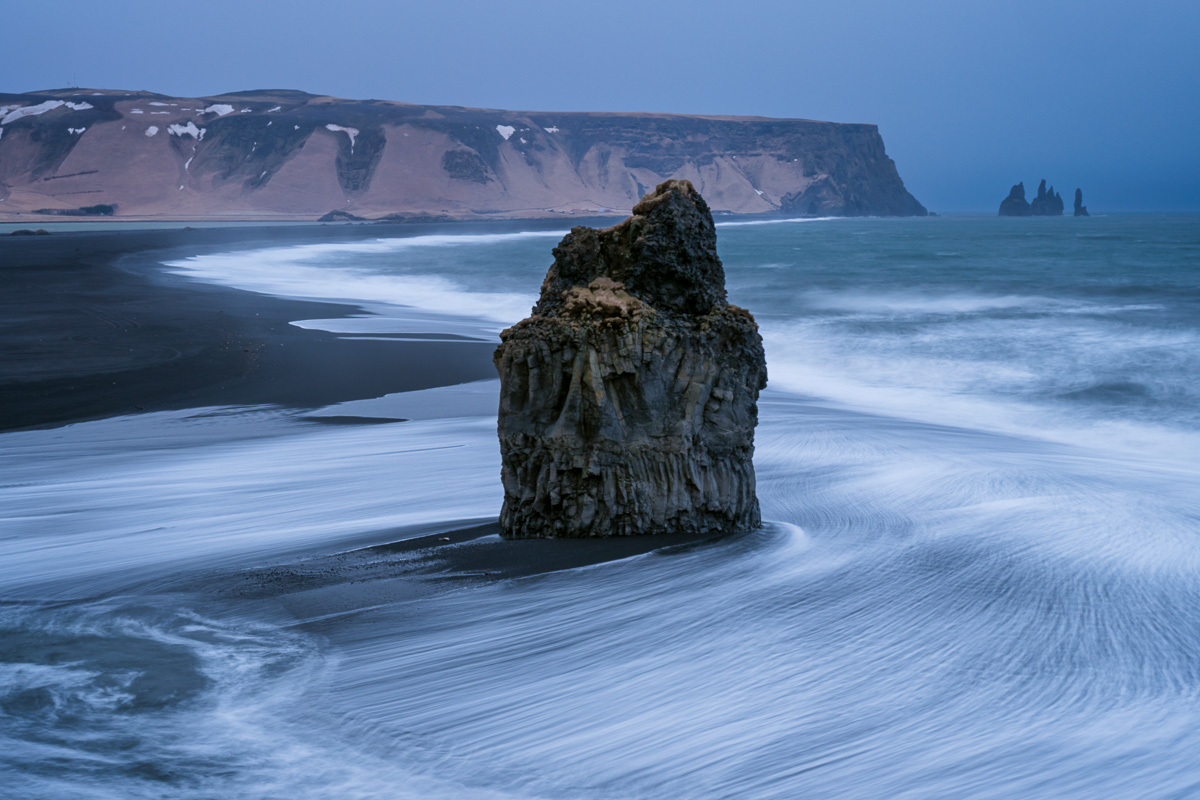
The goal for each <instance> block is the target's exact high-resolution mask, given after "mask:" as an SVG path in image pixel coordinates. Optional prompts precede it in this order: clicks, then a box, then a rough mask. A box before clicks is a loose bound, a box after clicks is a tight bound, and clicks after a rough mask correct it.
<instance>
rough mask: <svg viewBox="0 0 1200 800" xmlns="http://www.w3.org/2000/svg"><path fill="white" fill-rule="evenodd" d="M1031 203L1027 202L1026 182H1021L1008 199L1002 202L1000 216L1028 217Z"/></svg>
mask: <svg viewBox="0 0 1200 800" xmlns="http://www.w3.org/2000/svg"><path fill="white" fill-rule="evenodd" d="M1029 213H1030V212H1029V203H1028V202H1027V201H1026V200H1025V182H1024V181H1021V182H1020V183H1018V184H1017V185H1016V186H1014V187H1012V189H1010V190H1009V192H1008V197H1006V198H1004V200H1002V201H1001V202H1000V216H1002V217H1028V216H1029Z"/></svg>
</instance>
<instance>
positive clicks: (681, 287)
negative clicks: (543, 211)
mask: <svg viewBox="0 0 1200 800" xmlns="http://www.w3.org/2000/svg"><path fill="white" fill-rule="evenodd" d="M602 278H603V279H608V281H610V282H611V283H601V284H599V285H597V286H596V287H593V284H595V283H596V281H597V280H598V279H602ZM612 284H619V285H620V287H619V289H617V290H616V291H619V292H621V293H627V294H628V295H629V296H631V297H632V298H633V299H636V300H637V301H639V303H640V304H644V305H646V306H649V307H651V308H653V309H654V310H655V311H658V312H662V313H667V314H673V313H676V314H691V315H699V314H707V313H709V312H711V311H712V310H713V309H714V307H716V308H724V306H725V304H726V299H725V297H726V296H725V270H724V268H723V267H722V266H721V259H720V258H718V257H717V231H716V228H715V226H714V225H713V219H712V213H711V212H710V211H709V208H708V204H707V203H705V202H704V198H703V197H701V196H700V193H699V192H697V191H696V189H695V188H694V187H693V186H692V184H691V182H690V181H686V180H669V181H665V182H663V183H660V184H659V185H658V187H657V188H655V190H654V191H653V192H651V193H649V194H647V195H646V196H645V197H643V198H642V199H641V202H639V203H638V204H637V205H636V206H634V207H633V216H631V217H629V218H628V219H626V220H625V221H624V222H621V223H620V224H618V225H614V226H613V227H611V228H604V229H602V230H596V229H595V228H585V227H582V226H579V227H575V228H572V229H571V232H570V233H568V234H567V235H566V236H565V237H564V238H563V240H562V242H560V243H559V245H558V247H555V248H554V265H553V266H551V267H550V271H549V272H548V273H547V274H546V280H545V281H544V282H543V283H542V294H541V297H540V299H539V300H538V303H537V305H536V306H535V307H534V309H533V313H534V314H535V315H540V316H557V315H560V314H569V313H572V312H574V311H575V310H577V309H578V308H579V304H580V302H584V303H585V305H586V303H587V301H586V298H582V294H581V292H579V291H576V292H575V293H574V294H572V290H573V289H577V288H578V287H589V289H588V291H590V292H592V293H593V294H595V293H596V292H600V293H601V294H603V295H604V296H605V302H608V297H607V295H609V294H612V293H613V292H614V289H613V285H612ZM577 295H578V296H577ZM614 297H615V295H614Z"/></svg>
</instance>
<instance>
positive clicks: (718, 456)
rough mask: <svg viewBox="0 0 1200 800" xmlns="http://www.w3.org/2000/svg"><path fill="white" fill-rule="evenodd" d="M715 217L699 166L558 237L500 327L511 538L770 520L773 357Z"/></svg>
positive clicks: (711, 529)
mask: <svg viewBox="0 0 1200 800" xmlns="http://www.w3.org/2000/svg"><path fill="white" fill-rule="evenodd" d="M716 243H717V237H716V229H715V227H714V226H713V221H712V214H711V213H710V212H709V209H708V205H707V204H706V203H705V202H704V199H703V198H702V197H701V196H700V194H699V193H698V192H697V191H696V190H695V189H694V188H693V186H692V184H691V183H690V182H688V181H678V180H671V181H666V182H665V183H662V184H660V185H659V186H658V187H657V188H656V189H655V191H654V192H652V193H650V194H648V195H646V196H645V197H643V198H642V200H641V202H639V203H638V204H637V205H636V206H634V209H633V216H632V217H630V218H628V219H626V220H625V221H624V222H622V223H620V224H619V225H615V226H613V227H611V228H607V229H604V230H595V229H592V228H585V227H576V228H574V229H572V230H571V232H570V233H569V234H567V236H566V237H564V238H563V240H562V242H561V243H560V244H559V245H558V247H556V248H554V259H555V260H554V264H553V265H552V266H551V267H550V270H549V272H548V273H547V274H546V279H545V281H544V282H543V284H542V292H541V297H540V299H539V300H538V303H537V305H536V306H535V307H534V309H533V315H532V316H530V317H529V318H528V319H525V320H523V321H521V322H519V323H517V324H516V325H514V326H513V327H512V328H509V329H508V330H506V331H504V332H503V333H502V334H501V345H500V347H499V348H497V350H496V354H495V358H494V361H495V364H496V368H497V370H498V371H499V373H500V382H501V391H500V409H499V435H500V450H501V456H502V461H503V468H502V478H503V482H504V507H503V509H502V511H501V514H500V526H501V530H502V533H503V535H504V536H506V537H509V538H537V537H591V536H625V535H636V534H651V533H675V532H686V533H712V534H720V533H726V532H730V531H733V530H737V529H741V528H751V527H757V526H758V525H759V521H760V520H759V508H758V498H757V497H756V496H755V482H754V464H753V461H752V457H753V454H754V427H755V425H756V424H757V422H758V406H757V401H758V393H759V391H760V390H761V389H763V388H764V387H765V386H766V380H767V373H766V360H765V357H764V354H763V347H762V338H761V337H760V336H759V334H758V326H757V325H756V324H755V322H754V319H753V317H751V315H750V313H749V312H747V311H745V310H743V309H740V308H738V307H736V306H732V305H729V304H728V303H727V302H726V299H725V273H724V269H723V267H722V266H721V261H720V259H719V258H718V257H717V248H716Z"/></svg>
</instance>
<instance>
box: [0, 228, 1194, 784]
mask: <svg viewBox="0 0 1200 800" xmlns="http://www.w3.org/2000/svg"><path fill="white" fill-rule="evenodd" d="M562 233H563V231H547V230H524V231H523V230H520V226H519V225H510V226H507V227H500V226H498V227H497V228H496V230H495V231H493V232H490V233H482V234H480V233H473V234H464V233H459V232H456V231H455V229H453V228H449V229H428V230H423V229H420V228H414V232H413V235H411V236H407V237H403V238H394V239H381V240H377V241H363V242H358V243H338V244H328V245H306V246H298V247H275V248H271V249H269V250H259V251H254V252H245V251H241V252H233V253H226V254H215V255H205V256H198V257H195V258H189V259H182V260H177V261H173V262H171V263H169V264H165V265H163V267H162V268H163V269H169V270H173V271H176V272H179V273H182V274H186V275H190V276H191V277H192V278H194V279H196V280H201V281H211V282H217V283H224V284H228V285H232V286H237V287H240V288H244V289H248V290H252V291H259V292H266V293H270V294H278V295H284V296H290V297H311V298H320V299H335V300H347V301H351V302H354V303H357V304H359V305H360V306H362V307H363V308H364V313H363V314H361V315H358V316H355V317H351V318H349V319H337V320H297V321H296V324H298V325H301V326H305V327H316V328H324V329H327V330H334V331H337V332H339V333H341V334H342V335H345V336H349V337H362V336H367V337H372V336H375V337H378V336H385V335H387V334H391V333H397V332H402V333H439V334H444V333H455V334H458V335H461V336H470V337H473V338H478V339H480V340H484V341H494V340H495V335H496V333H497V332H498V331H499V330H500V329H502V328H503V327H506V326H507V325H509V324H512V323H513V322H515V321H516V320H518V319H520V318H522V317H523V316H525V315H526V314H527V313H528V311H529V307H530V306H531V305H532V303H533V301H534V299H535V295H536V291H537V288H538V287H539V285H540V283H541V279H542V277H543V275H544V273H545V269H546V267H547V266H548V265H549V263H550V261H551V256H550V253H549V250H550V248H551V247H552V246H553V244H554V243H555V242H556V241H557V239H558V237H560V236H561V234H562ZM718 236H719V250H720V253H721V257H722V259H723V261H724V263H725V268H726V275H727V282H728V287H729V295H730V300H731V302H734V303H736V304H738V305H741V306H744V307H746V308H749V309H750V310H751V311H752V312H753V313H754V314H755V316H756V318H757V319H758V321H759V324H760V326H761V329H762V333H763V337H764V341H765V344H766V351H767V362H768V370H769V380H770V385H769V387H768V389H767V390H766V391H765V392H764V393H763V395H762V398H761V402H760V425H759V428H758V433H757V452H756V456H755V464H756V470H757V473H758V479H759V490H758V494H759V498H760V500H761V502H762V508H763V517H764V520H765V521H766V524H765V525H764V527H763V528H762V529H761V530H759V531H756V532H753V533H749V534H745V535H742V536H738V537H733V538H731V539H727V540H723V541H718V542H715V543H710V544H706V545H702V546H698V547H692V548H687V549H682V550H680V549H671V550H668V551H666V552H656V553H650V554H648V555H644V556H638V557H634V558H629V559H624V560H620V561H613V562H608V563H601V564H597V565H593V566H590V567H586V568H581V569H573V570H563V571H558V572H551V573H547V574H542V575H537V576H533V577H527V578H513V579H505V580H482V579H481V580H466V581H458V582H452V583H447V584H446V585H444V586H442V587H441V588H439V589H438V591H436V592H426V593H418V594H414V595H412V596H402V597H398V598H396V599H394V600H391V601H387V602H375V603H373V604H371V605H370V606H369V607H361V608H356V609H354V610H353V611H352V612H347V613H342V614H339V615H337V616H336V617H335V618H331V619H322V620H315V619H312V618H306V617H305V616H304V614H303V613H301V612H297V611H295V609H293V610H292V611H291V612H289V610H288V607H287V605H286V604H284V605H283V606H281V607H278V608H268V607H266V606H264V605H262V604H257V605H256V604H251V603H242V602H238V601H237V600H236V598H232V599H227V600H225V601H222V602H217V601H215V600H214V599H213V597H214V596H216V595H219V594H220V593H219V591H218V592H216V593H215V595H214V593H213V592H208V593H204V592H197V591H195V590H194V589H187V588H186V587H188V586H193V587H194V586H195V584H196V581H197V580H199V581H201V582H202V583H203V584H204V586H206V587H209V588H211V587H217V588H218V589H219V587H220V586H222V585H224V584H225V583H227V582H231V581H234V580H235V579H236V578H237V576H239V575H241V574H243V573H245V571H246V570H249V569H251V568H255V567H259V566H262V565H265V564H268V565H269V564H284V563H296V562H300V563H303V559H306V558H310V557H314V556H321V555H325V554H329V553H337V552H342V551H346V550H350V549H353V548H356V547H363V546H367V545H372V544H379V543H383V542H387V541H392V540H395V539H398V538H403V537H404V536H406V535H416V534H417V533H427V532H429V531H433V530H446V531H449V530H452V529H454V528H457V527H462V526H464V525H469V524H474V523H478V522H481V521H484V520H487V519H493V518H494V517H495V516H496V514H497V513H498V510H499V505H500V501H501V492H500V489H499V480H498V473H499V452H498V447H497V444H496V441H495V428H494V408H495V399H496V392H497V384H496V382H495V381H486V382H481V383H478V384H470V385H467V386H463V387H451V388H444V389H436V390H430V391H427V392H415V393H409V394H407V395H397V396H393V397H389V398H383V399H381V400H377V401H360V402H357V403H348V404H343V405H342V406H338V407H332V408H330V409H326V410H323V411H318V412H316V415H318V416H319V415H321V414H328V415H333V416H340V417H345V416H348V415H350V416H354V415H358V416H363V417H371V416H372V415H377V416H380V417H385V418H394V417H403V418H406V419H408V420H409V421H408V422H404V423H397V424H388V425H363V426H353V425H350V426H347V425H339V426H322V425H315V424H313V423H312V422H311V421H310V420H307V419H305V418H304V417H307V416H312V415H310V414H304V415H300V414H298V413H297V412H291V411H288V410H286V409H275V408H269V407H251V408H222V409H194V410H189V411H181V412H166V413H158V414H146V415H139V416H132V417H122V418H116V419H111V420H104V421H98V422H88V423H81V424H76V425H71V426H66V427H62V428H57V429H52V430H42V431H26V432H17V433H9V434H3V435H0V796H2V797H37V798H56V797H63V798H66V797H71V798H76V797H86V798H92V797H94V798H130V797H148V798H149V797H181V798H208V797H218V796H219V797H246V798H261V797H283V796H287V797H289V798H306V797H330V796H339V797H354V798H359V797H361V798H376V797H378V798H391V797H506V798H562V797H580V798H630V797H655V798H696V797H738V798H743V797H780V798H794V797H814V798H821V797H862V798H879V797H912V798H930V797H1023V798H1025V797H1046V798H1063V797H1079V798H1095V797H1131V798H1133V797H1137V798H1149V797H1187V796H1194V795H1197V794H1200V759H1197V758H1196V757H1195V753H1197V752H1200V384H1198V383H1197V381H1196V376H1197V374H1200V218H1197V217H1188V216H1134V215H1129V216H1109V217H1099V216H1098V217H1092V218H1088V219H1073V218H1061V219H993V218H969V217H947V218H936V219H905V220H893V219H865V220H845V219H831V220H802V221H778V220H773V221H769V220H756V221H752V222H750V223H745V222H727V223H723V224H721V225H720V227H719V230H718ZM429 346H431V347H436V346H437V343H436V342H431V343H430V344H429ZM196 576H200V577H196Z"/></svg>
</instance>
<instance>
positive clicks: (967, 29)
mask: <svg viewBox="0 0 1200 800" xmlns="http://www.w3.org/2000/svg"><path fill="white" fill-rule="evenodd" d="M5 29H6V31H7V33H6V36H5V47H4V48H3V51H0V90H6V91H17V92H23V91H32V90H37V89H46V88H58V87H63V86H69V85H78V86H84V87H97V88H125V89H150V90H153V91H158V92H162V93H165V94H178V95H209V94H218V93H221V92H227V91H234V90H238V89H252V88H294V89H303V90H306V91H310V92H315V93H321V94H333V95H339V96H342V97H355V98H380V99H388V100H404V101H408V102H414V103H432V104H446V105H464V106H483V107H490V108H510V109H537V110H564V111H573V110H594V111H668V112H678V113H700V114H748V115H761V116H774V117H805V118H810V119H826V120H834V121H838V122H872V123H876V124H878V125H879V126H880V129H881V131H882V133H883V136H884V140H885V142H886V144H887V147H888V152H889V154H890V155H891V156H892V158H893V159H895V161H896V163H897V165H898V167H899V169H900V174H901V176H902V177H903V178H904V180H905V182H906V184H907V185H908V187H909V189H910V190H911V191H912V192H913V193H914V194H915V195H916V196H917V198H918V199H920V200H921V201H922V202H923V203H925V204H926V205H927V206H929V207H930V208H931V209H933V210H936V211H971V210H981V211H989V212H991V211H994V210H995V208H996V207H997V206H998V205H999V203H1000V200H1001V199H1002V198H1003V197H1004V195H1005V194H1006V193H1007V191H1008V188H1009V186H1010V185H1011V184H1013V183H1015V182H1017V181H1018V180H1023V181H1025V184H1026V186H1027V187H1028V188H1032V186H1036V184H1037V181H1038V179H1039V178H1042V177H1045V178H1046V179H1048V180H1049V181H1050V182H1051V183H1053V184H1054V185H1055V186H1056V187H1057V188H1059V190H1060V191H1062V193H1063V195H1064V197H1066V198H1067V199H1068V203H1069V201H1070V198H1069V193H1071V192H1073V191H1074V189H1075V187H1076V186H1081V187H1083V190H1084V195H1085V201H1086V202H1087V204H1088V205H1089V206H1090V207H1091V208H1092V209H1093V211H1096V210H1143V211H1144V210H1184V209H1186V210H1200V180H1198V179H1200V148H1198V147H1197V146H1196V143H1195V141H1196V139H1197V138H1200V133H1198V127H1200V125H1198V123H1200V56H1198V55H1197V52H1198V49H1197V45H1196V42H1197V41H1198V40H1200V4H1196V3H1186V2H1182V1H1179V2H1176V1H1175V0H1148V2H1143V3H1141V4H1134V3H1115V2H1104V0H1100V2H1068V1H1065V0H1064V1H1059V0H1042V2H1027V1H1026V0H1006V2H1003V3H982V2H976V1H975V0H958V2H942V1H941V0H910V2H905V3H900V2H884V1H883V0H840V1H839V2H804V1H803V0H792V2H775V1H773V0H772V1H769V0H763V1H761V2H760V1H758V0H742V2H737V3H730V2H714V1H712V0H691V1H690V2H675V1H674V0H671V1H669V2H653V1H652V0H642V2H629V1H627V0H608V2H594V3H570V2H564V1H563V0H559V1H558V2H549V0H546V1H542V0H512V2H499V1H497V2H481V1H477V2H463V1H462V0H439V1H438V2H432V0H430V1H429V2H420V3H408V2H381V1H380V0H359V2H351V3H346V4H343V5H340V6H339V5H336V4H333V3H330V2H328V0H322V2H309V0H290V1H289V2H279V1H278V0H242V1H241V2H229V1H228V0H206V2H204V3H186V4H185V3H163V2H161V0H155V1H154V2H146V1H145V0H108V2H103V3H95V2H80V1H75V2H60V3H11V4H9V7H7V8H6V9H5ZM1031 184H1032V186H1031Z"/></svg>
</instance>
